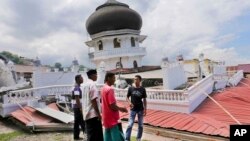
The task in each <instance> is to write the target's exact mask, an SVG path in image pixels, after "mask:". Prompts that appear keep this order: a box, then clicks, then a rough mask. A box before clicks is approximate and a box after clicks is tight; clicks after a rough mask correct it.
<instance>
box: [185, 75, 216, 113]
mask: <svg viewBox="0 0 250 141" xmlns="http://www.w3.org/2000/svg"><path fill="white" fill-rule="evenodd" d="M213 86H214V80H213V75H212V74H210V75H209V76H207V77H205V78H204V79H202V80H200V81H198V82H197V83H195V84H194V85H192V86H191V87H189V88H188V90H187V93H188V95H189V110H190V111H189V112H190V113H191V112H192V111H193V110H195V109H196V108H197V107H198V106H199V105H200V104H201V103H202V102H203V101H204V100H205V99H206V98H207V95H209V94H211V93H212V91H213Z"/></svg>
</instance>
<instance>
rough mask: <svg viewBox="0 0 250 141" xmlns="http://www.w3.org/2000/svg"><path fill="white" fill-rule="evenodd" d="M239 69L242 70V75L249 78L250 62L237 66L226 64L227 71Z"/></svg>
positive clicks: (232, 71) (233, 71)
mask: <svg viewBox="0 0 250 141" xmlns="http://www.w3.org/2000/svg"><path fill="white" fill-rule="evenodd" d="M239 70H243V74H244V77H247V78H250V64H239V65H237V66H228V67H227V71H228V72H231V73H235V72H237V71H239Z"/></svg>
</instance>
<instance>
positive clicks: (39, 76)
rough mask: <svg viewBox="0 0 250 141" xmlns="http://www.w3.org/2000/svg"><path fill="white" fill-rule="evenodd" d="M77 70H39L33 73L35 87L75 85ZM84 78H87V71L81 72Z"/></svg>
mask: <svg viewBox="0 0 250 141" xmlns="http://www.w3.org/2000/svg"><path fill="white" fill-rule="evenodd" d="M77 74H79V73H77V72H46V73H44V72H39V71H36V72H34V74H33V87H44V86H51V85H73V84H74V83H75V76H76V75H77ZM81 75H82V76H83V79H84V80H87V76H86V73H81Z"/></svg>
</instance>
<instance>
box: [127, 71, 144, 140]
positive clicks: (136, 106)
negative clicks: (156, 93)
mask: <svg viewBox="0 0 250 141" xmlns="http://www.w3.org/2000/svg"><path fill="white" fill-rule="evenodd" d="M141 80H142V78H141V76H140V75H136V76H135V78H134V85H135V86H132V87H130V88H129V89H128V94H127V101H128V103H129V105H130V108H131V109H130V117H129V124H128V127H127V130H126V141H130V136H131V131H132V127H133V124H134V120H135V116H136V115H137V116H138V132H137V137H136V139H137V141H141V137H142V133H143V116H146V110H147V101H146V98H147V94H146V90H145V88H143V87H142V86H141ZM130 97H131V100H130V99H129V98H130ZM142 99H143V102H142Z"/></svg>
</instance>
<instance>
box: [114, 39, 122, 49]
mask: <svg viewBox="0 0 250 141" xmlns="http://www.w3.org/2000/svg"><path fill="white" fill-rule="evenodd" d="M113 43H114V48H120V47H121V43H120V40H119V39H118V38H115V39H114V41H113Z"/></svg>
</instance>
